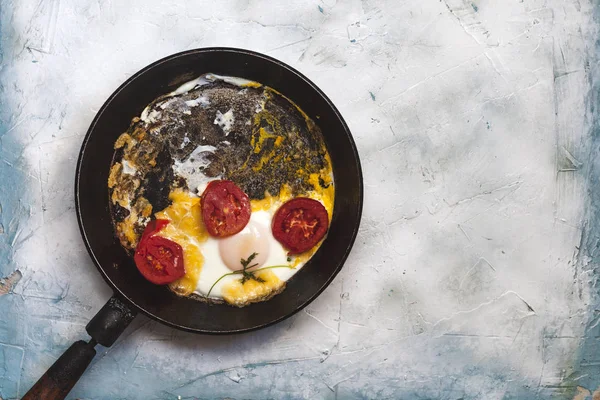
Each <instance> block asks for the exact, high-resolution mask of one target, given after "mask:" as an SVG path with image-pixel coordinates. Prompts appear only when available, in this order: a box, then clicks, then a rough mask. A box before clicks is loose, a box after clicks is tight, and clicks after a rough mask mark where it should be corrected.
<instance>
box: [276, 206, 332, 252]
mask: <svg viewBox="0 0 600 400" xmlns="http://www.w3.org/2000/svg"><path fill="white" fill-rule="evenodd" d="M271 229H272V230H273V236H274V237H275V239H277V241H279V242H280V243H281V244H282V245H283V246H284V247H286V248H287V249H288V250H289V252H288V254H300V253H304V252H305V251H307V250H310V249H311V248H313V247H314V246H315V245H316V244H317V243H319V241H320V240H321V239H323V236H325V233H327V229H329V216H328V215H327V210H326V209H325V207H323V204H321V203H320V202H318V201H317V200H313V199H309V198H306V197H297V198H295V199H292V200H290V201H288V202H286V203H285V204H284V205H282V206H281V207H280V208H279V210H277V212H276V213H275V216H274V217H273V224H272V225H271Z"/></svg>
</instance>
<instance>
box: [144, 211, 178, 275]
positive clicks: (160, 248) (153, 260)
mask: <svg viewBox="0 0 600 400" xmlns="http://www.w3.org/2000/svg"><path fill="white" fill-rule="evenodd" d="M168 223H169V221H167V220H164V219H157V220H154V221H150V222H149V223H148V225H146V229H145V230H144V233H143V234H142V238H141V239H140V242H139V243H138V246H137V248H136V249H135V255H134V257H133V259H134V261H135V265H136V266H137V268H138V270H139V271H140V273H141V274H142V275H143V276H144V278H146V279H148V280H149V281H150V282H152V283H155V284H157V285H166V284H167V283H171V282H173V281H175V280H177V279H179V278H181V277H183V276H184V275H185V268H184V265H183V249H182V248H181V246H180V245H178V244H177V243H175V242H174V241H172V240H169V239H165V238H163V237H160V236H156V233H157V232H158V231H160V230H161V229H162V228H163V227H164V226H166V225H167V224H168Z"/></svg>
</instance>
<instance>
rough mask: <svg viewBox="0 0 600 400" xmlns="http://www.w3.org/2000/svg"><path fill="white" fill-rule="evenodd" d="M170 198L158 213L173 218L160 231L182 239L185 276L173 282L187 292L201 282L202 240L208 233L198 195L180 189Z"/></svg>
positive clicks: (160, 216)
mask: <svg viewBox="0 0 600 400" xmlns="http://www.w3.org/2000/svg"><path fill="white" fill-rule="evenodd" d="M169 199H171V201H172V204H171V205H170V206H169V207H167V208H165V209H164V210H163V211H161V212H157V213H156V214H154V215H155V217H156V218H157V219H166V220H169V221H171V223H170V224H169V225H167V226H165V227H164V228H163V229H162V230H161V231H160V232H159V233H158V235H160V236H162V237H164V238H167V239H170V240H172V241H174V242H176V243H178V244H179V245H180V246H181V248H182V249H183V263H184V266H185V276H183V278H181V279H179V280H177V281H175V282H173V283H171V285H170V286H171V289H173V290H174V291H175V292H176V293H178V294H180V295H183V296H187V295H189V294H191V293H192V292H193V291H194V290H195V289H196V285H197V284H198V279H199V278H200V272H201V271H202V265H203V264H204V257H203V256H202V252H201V251H200V243H202V242H204V241H206V239H207V238H208V233H207V232H206V228H205V227H204V223H203V222H202V216H201V209H200V199H199V198H198V197H195V196H192V195H190V194H188V193H185V192H183V191H182V190H181V189H176V190H174V191H172V192H171V193H170V194H169Z"/></svg>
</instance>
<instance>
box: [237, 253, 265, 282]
mask: <svg viewBox="0 0 600 400" xmlns="http://www.w3.org/2000/svg"><path fill="white" fill-rule="evenodd" d="M257 255H258V253H252V254H250V257H248V258H247V259H245V260H244V259H243V258H242V259H241V260H240V264H242V275H243V276H242V279H240V282H242V285H243V284H244V283H246V282H248V281H249V280H250V279H254V280H255V281H256V282H260V283H263V282H264V281H265V280H264V279H262V278H259V277H257V276H255V275H254V272H252V271H248V270H249V269H250V268H254V267H256V266H257V265H258V264H252V265H250V263H251V262H252V261H253V260H254V259H255V258H256V256H257Z"/></svg>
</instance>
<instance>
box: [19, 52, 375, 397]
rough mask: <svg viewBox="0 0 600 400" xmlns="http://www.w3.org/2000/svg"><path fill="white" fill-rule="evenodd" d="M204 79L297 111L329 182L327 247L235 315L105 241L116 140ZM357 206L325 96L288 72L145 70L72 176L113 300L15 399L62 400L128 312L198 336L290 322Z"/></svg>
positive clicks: (214, 61)
mask: <svg viewBox="0 0 600 400" xmlns="http://www.w3.org/2000/svg"><path fill="white" fill-rule="evenodd" d="M208 72H212V73H216V74H219V75H228V76H238V77H243V78H246V79H250V80H254V81H257V82H261V83H263V84H265V85H267V86H270V87H272V88H274V89H276V90H278V91H279V92H281V93H283V94H284V95H286V96H287V97H289V98H290V99H292V100H293V101H294V102H295V103H297V104H298V105H299V106H300V108H301V109H303V110H304V111H305V112H306V113H307V114H308V115H309V116H310V117H311V118H312V119H313V120H314V121H316V123H317V124H318V125H319V127H320V128H321V130H322V132H323V136H324V140H325V144H326V146H327V149H328V151H329V154H330V155H331V161H332V166H333V173H334V177H335V204H334V211H333V216H332V220H331V225H330V229H329V233H328V236H327V239H326V240H325V241H324V242H323V244H322V246H321V247H320V249H319V250H318V251H317V252H316V254H315V255H314V256H313V257H312V258H311V259H310V261H309V262H308V263H307V264H306V265H305V266H304V267H303V268H302V269H301V270H300V271H299V272H298V273H297V274H295V275H294V276H293V278H292V279H290V280H289V281H288V283H287V288H286V289H285V290H284V291H283V293H281V294H279V295H277V296H275V297H274V298H272V299H271V300H269V301H266V302H262V303H257V304H252V305H250V306H248V307H245V308H236V307H232V306H229V305H225V304H207V303H204V302H200V301H197V300H193V299H190V298H186V297H179V296H177V295H175V294H173V293H172V292H171V291H170V290H168V289H167V288H165V287H163V286H156V285H153V284H151V283H150V282H148V281H146V280H145V279H143V278H142V277H141V275H140V274H139V272H138V270H137V268H136V267H135V264H134V262H133V258H132V257H131V256H129V255H128V254H127V253H126V252H125V250H124V249H123V248H122V247H121V245H120V244H119V241H118V239H117V238H116V237H115V234H114V231H113V225H112V222H111V217H110V214H109V208H108V206H109V195H108V186H107V181H108V173H109V169H110V164H111V160H112V156H113V144H114V142H115V140H116V139H117V137H118V136H119V135H120V134H121V133H122V132H125V131H126V130H127V128H128V127H129V124H130V122H131V119H132V118H133V117H135V116H138V115H140V113H141V112H142V110H143V109H144V108H145V107H146V105H148V104H149V103H150V102H151V101H152V100H154V99H155V98H156V97H158V96H159V95H162V94H165V93H168V92H171V91H173V90H174V89H176V88H177V87H178V86H180V85H181V84H182V83H184V82H187V81H189V80H191V79H194V78H196V77H198V76H199V75H202V74H205V73H208ZM340 84H344V83H343V82H340ZM362 198H363V185H362V174H361V168H360V160H359V157H358V153H357V151H356V146H355V144H354V141H353V139H352V136H351V134H350V131H349V129H348V127H347V126H346V123H345V122H344V120H343V118H342V116H341V115H340V113H339V112H338V110H337V109H336V108H335V106H334V105H333V104H332V103H331V101H330V100H329V99H328V98H327V96H325V94H324V93H323V92H322V91H321V90H320V89H319V88H318V87H317V86H315V85H314V84H313V83H312V82H311V81H309V80H308V79H307V78H306V77H304V76H303V75H302V74H300V73H299V72H298V71H296V70H295V69H293V68H291V67H289V66H288V65H286V64H284V63H282V62H281V61H278V60H275V59H273V58H271V57H268V56H265V55H262V54H259V53H256V52H252V51H248V50H241V49H233V48H204V49H197V50H190V51H186V52H182V53H178V54H174V55H172V56H169V57H166V58H163V59H162V60H159V61H157V62H155V63H153V64H151V65H149V66H147V67H146V68H144V69H142V70H141V71H139V72H138V73H136V74H135V75H133V76H132V77H131V78H129V79H128V80H127V81H126V82H125V83H124V84H122V85H121V86H120V87H119V88H118V89H117V90H116V91H115V92H114V93H113V94H112V95H111V96H110V98H109V99H108V100H107V101H106V103H104V105H103V106H102V108H101V109H100V111H99V112H98V114H97V115H96V117H95V118H94V120H93V121H92V124H91V126H90V128H89V130H88V132H87V134H86V136H85V138H84V140H83V144H82V146H81V152H80V154H79V160H78V163H77V172H76V176H75V205H76V207H75V208H76V211H77V218H78V222H79V228H80V230H81V235H82V237H83V242H84V243H85V246H86V248H87V250H88V252H89V253H90V256H91V258H92V260H93V261H94V264H95V265H96V268H98V270H99V271H100V273H101V274H102V276H103V278H104V279H105V280H106V282H107V283H108V284H109V285H110V286H111V287H112V288H113V290H114V295H113V297H112V298H111V299H109V300H108V302H107V303H106V305H104V307H103V308H102V309H101V310H100V311H99V312H98V314H96V316H94V317H93V318H92V320H91V321H90V323H89V324H88V325H87V326H86V330H87V332H88V334H89V335H90V336H91V340H90V341H89V342H85V341H78V342H76V343H74V344H73V345H72V346H71V347H70V348H69V349H67V351H66V352H65V353H64V354H63V355H62V356H61V357H60V358H59V359H58V360H57V361H56V362H55V363H54V364H53V365H52V366H51V367H50V369H49V370H48V371H47V372H46V374H44V376H42V378H40V380H39V381H38V382H37V383H36V384H35V385H34V386H33V387H32V388H31V389H30V390H29V392H28V393H27V394H26V395H25V397H23V399H24V400H33V399H36V400H39V399H64V398H65V396H66V395H67V394H68V393H69V391H70V390H71V389H72V387H73V386H74V385H75V383H76V382H77V380H78V379H79V377H80V376H81V375H82V374H83V371H84V370H85V369H86V367H87V366H88V365H89V363H90V362H91V361H92V359H93V358H94V355H95V354H96V351H95V350H94V347H95V346H96V345H97V344H101V345H102V346H105V347H110V346H111V345H112V344H113V343H114V342H115V341H116V340H117V338H118V337H119V335H120V334H121V333H122V332H123V331H124V330H125V328H126V327H127V326H128V325H129V323H130V322H131V321H132V320H133V319H134V318H135V316H136V314H137V313H138V312H141V313H143V314H146V315H147V316H148V317H150V318H152V319H154V320H156V321H159V322H161V323H163V324H165V325H169V326H172V327H173V328H177V329H181V330H184V331H189V332H194V333H200V334H232V333H242V332H248V331H252V330H256V329H260V328H264V327H266V326H269V325H272V324H274V323H276V322H279V321H282V320H283V319H285V318H288V317H290V316H292V315H293V314H295V313H297V312H298V311H300V310H301V309H302V308H304V307H306V306H307V305H308V304H309V303H310V302H311V301H313V300H314V299H315V298H316V297H317V296H318V295H319V294H320V293H321V292H322V291H323V290H324V289H325V288H326V287H327V285H329V283H330V282H331V281H332V280H333V278H334V277H335V276H336V275H337V273H338V272H339V271H340V269H341V268H342V265H343V264H344V261H345V260H346V257H347V256H348V254H349V252H350V249H351V247H352V244H353V243H354V239H355V238H356V234H357V232H358V227H359V223H360V216H361V211H362Z"/></svg>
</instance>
